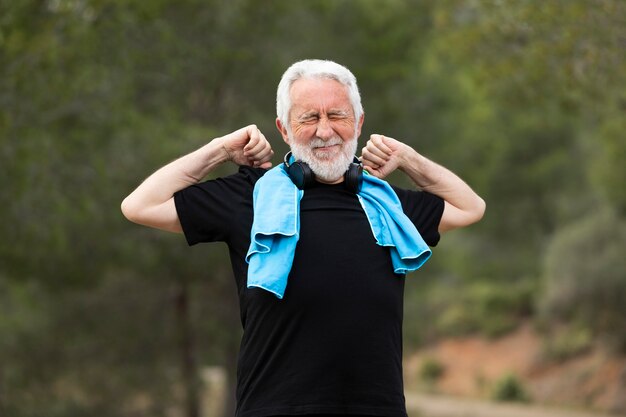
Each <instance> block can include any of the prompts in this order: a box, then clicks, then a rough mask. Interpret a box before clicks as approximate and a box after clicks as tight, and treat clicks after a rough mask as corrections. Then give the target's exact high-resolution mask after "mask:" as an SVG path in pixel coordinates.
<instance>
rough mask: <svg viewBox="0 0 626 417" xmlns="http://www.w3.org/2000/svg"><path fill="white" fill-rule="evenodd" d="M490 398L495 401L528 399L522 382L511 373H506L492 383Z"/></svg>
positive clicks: (521, 400) (523, 400)
mask: <svg viewBox="0 0 626 417" xmlns="http://www.w3.org/2000/svg"><path fill="white" fill-rule="evenodd" d="M491 398H492V399H493V400H496V401H517V402H528V401H530V398H529V396H528V394H527V393H526V390H525V389H524V386H523V385H522V382H521V381H520V380H519V379H518V378H517V377H516V376H515V375H513V374H507V375H505V376H503V377H502V378H500V379H498V380H497V381H496V382H495V383H494V386H493V390H492V393H491Z"/></svg>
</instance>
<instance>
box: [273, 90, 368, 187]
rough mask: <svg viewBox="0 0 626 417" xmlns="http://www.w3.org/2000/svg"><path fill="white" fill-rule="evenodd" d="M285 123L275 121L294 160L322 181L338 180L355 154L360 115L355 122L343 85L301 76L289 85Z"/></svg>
mask: <svg viewBox="0 0 626 417" xmlns="http://www.w3.org/2000/svg"><path fill="white" fill-rule="evenodd" d="M290 92H291V103H292V105H291V110H290V112H289V126H288V127H287V126H282V124H281V122H280V121H279V120H277V121H276V123H277V126H278V129H279V130H280V132H281V134H282V135H283V139H284V140H285V142H286V143H287V144H288V145H289V146H290V147H291V151H292V153H293V156H294V157H295V158H296V160H301V161H303V162H306V163H307V164H308V165H309V166H310V167H311V169H312V170H313V172H314V173H315V176H316V178H318V180H321V181H322V182H327V183H338V182H341V181H343V174H344V173H345V172H346V171H347V170H348V167H349V166H350V163H351V162H352V159H353V157H354V154H355V153H356V148H357V138H358V136H359V135H360V133H361V126H362V124H363V118H362V117H361V119H360V120H359V121H358V122H357V121H356V120H355V117H354V110H353V108H352V104H351V103H350V98H349V96H348V91H347V88H346V87H345V86H344V85H342V84H341V83H340V82H338V81H336V80H332V79H327V78H301V79H299V80H297V81H295V82H294V83H293V84H292V86H291V91H290Z"/></svg>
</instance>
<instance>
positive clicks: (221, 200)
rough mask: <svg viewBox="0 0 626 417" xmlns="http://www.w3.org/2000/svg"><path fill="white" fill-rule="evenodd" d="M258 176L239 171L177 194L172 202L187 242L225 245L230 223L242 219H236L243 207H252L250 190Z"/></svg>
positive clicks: (253, 173)
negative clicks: (221, 243)
mask: <svg viewBox="0 0 626 417" xmlns="http://www.w3.org/2000/svg"><path fill="white" fill-rule="evenodd" d="M260 175H262V174H260V173H258V172H255V171H252V170H251V169H247V170H246V169H240V170H239V172H238V173H237V174H234V175H231V176H227V177H224V178H218V179H214V180H209V181H205V182H202V183H199V184H196V185H192V186H190V187H187V188H185V189H183V190H180V191H178V192H176V193H175V194H174V202H175V204H176V211H177V213H178V219H179V220H180V224H181V226H182V228H183V233H184V234H185V238H186V239H187V243H188V244H189V245H195V244H197V243H201V242H227V241H228V239H229V236H230V233H231V231H232V230H233V222H236V221H239V220H241V219H240V218H238V216H239V214H240V213H241V212H242V210H245V209H246V207H245V206H246V205H249V206H251V205H252V190H253V188H254V183H255V182H256V180H257V179H258V178H260Z"/></svg>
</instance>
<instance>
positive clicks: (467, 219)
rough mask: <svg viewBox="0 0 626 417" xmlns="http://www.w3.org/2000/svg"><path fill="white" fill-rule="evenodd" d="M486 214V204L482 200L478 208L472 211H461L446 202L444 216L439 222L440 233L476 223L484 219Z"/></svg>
mask: <svg viewBox="0 0 626 417" xmlns="http://www.w3.org/2000/svg"><path fill="white" fill-rule="evenodd" d="M484 212H485V204H484V201H483V200H482V199H480V203H477V205H476V207H475V208H472V209H471V210H461V209H459V208H458V207H455V206H453V205H452V204H450V203H449V202H447V201H445V202H444V208H443V214H442V215H441V221H440V222H439V232H440V233H443V232H447V231H449V230H453V229H458V228H459V227H465V226H469V225H470V224H473V223H476V222H477V221H479V220H480V219H481V218H482V217H483V214H484Z"/></svg>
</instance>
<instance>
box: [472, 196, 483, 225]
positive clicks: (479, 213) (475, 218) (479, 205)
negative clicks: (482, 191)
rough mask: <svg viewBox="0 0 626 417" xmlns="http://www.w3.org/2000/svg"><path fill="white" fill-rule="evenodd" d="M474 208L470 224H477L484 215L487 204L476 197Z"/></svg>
mask: <svg viewBox="0 0 626 417" xmlns="http://www.w3.org/2000/svg"><path fill="white" fill-rule="evenodd" d="M476 199H477V200H476V207H475V208H474V210H473V215H472V223H478V222H479V221H480V220H481V219H482V218H483V216H484V215H485V210H486V209H487V203H486V202H485V200H483V199H482V198H480V197H478V196H476Z"/></svg>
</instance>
